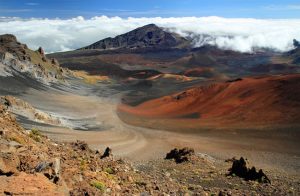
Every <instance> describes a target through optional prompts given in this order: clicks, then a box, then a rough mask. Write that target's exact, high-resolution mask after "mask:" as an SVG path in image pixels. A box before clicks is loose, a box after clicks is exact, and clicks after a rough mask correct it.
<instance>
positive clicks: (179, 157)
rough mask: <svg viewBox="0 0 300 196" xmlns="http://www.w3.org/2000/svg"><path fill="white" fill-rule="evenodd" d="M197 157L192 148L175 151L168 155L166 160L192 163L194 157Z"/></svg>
mask: <svg viewBox="0 0 300 196" xmlns="http://www.w3.org/2000/svg"><path fill="white" fill-rule="evenodd" d="M194 155H195V151H194V149H192V148H182V149H179V150H178V149H177V148H175V149H173V150H171V151H170V152H169V153H167V155H166V158H165V159H174V160H175V162H176V163H183V162H187V161H191V160H192V157H193V156H194Z"/></svg>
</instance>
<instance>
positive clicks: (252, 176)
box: [229, 157, 271, 183]
mask: <svg viewBox="0 0 300 196" xmlns="http://www.w3.org/2000/svg"><path fill="white" fill-rule="evenodd" d="M229 172H230V173H229V175H236V176H238V177H241V178H244V179H245V180H253V181H256V180H257V181H258V182H261V183H271V181H270V179H269V178H268V177H267V176H266V174H264V172H263V171H262V170H261V169H260V170H259V171H258V172H257V171H256V168H255V167H252V168H251V169H250V168H248V167H247V163H246V161H245V159H244V158H243V157H241V158H240V159H239V160H234V161H233V163H232V167H231V168H230V169H229Z"/></svg>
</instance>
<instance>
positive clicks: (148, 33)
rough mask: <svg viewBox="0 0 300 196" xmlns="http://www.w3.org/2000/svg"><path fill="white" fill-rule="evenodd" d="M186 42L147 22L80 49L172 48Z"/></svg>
mask: <svg viewBox="0 0 300 196" xmlns="http://www.w3.org/2000/svg"><path fill="white" fill-rule="evenodd" d="M188 43H189V41H188V40H187V39H185V38H183V37H180V36H179V35H177V34H175V33H169V32H167V31H165V30H163V29H162V28H160V27H158V26H156V25H155V24H149V25H146V26H143V27H140V28H137V29H135V30H133V31H130V32H128V33H125V34H122V35H119V36H117V37H115V38H106V39H103V40H100V41H98V42H96V43H93V44H91V45H89V46H86V47H83V48H81V49H119V48H127V49H135V48H152V47H155V48H172V47H180V46H182V45H187V44H188Z"/></svg>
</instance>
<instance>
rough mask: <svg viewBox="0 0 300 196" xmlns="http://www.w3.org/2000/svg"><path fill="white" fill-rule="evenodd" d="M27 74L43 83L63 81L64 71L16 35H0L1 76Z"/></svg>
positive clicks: (41, 50) (52, 60)
mask: <svg viewBox="0 0 300 196" xmlns="http://www.w3.org/2000/svg"><path fill="white" fill-rule="evenodd" d="M20 73H21V74H22V73H23V74H24V73H27V74H28V75H29V76H30V77H32V78H34V79H37V80H39V81H40V82H42V83H45V84H49V83H50V82H57V81H59V80H61V81H63V78H64V74H65V73H64V70H63V69H62V68H60V66H59V64H58V62H57V61H56V60H55V59H47V58H46V56H45V54H44V51H43V49H42V48H40V49H39V50H38V51H32V50H30V49H29V48H28V47H27V45H25V44H22V43H20V42H18V41H17V38H16V37H15V36H14V35H10V34H5V35H0V76H4V77H5V76H13V75H16V74H20Z"/></svg>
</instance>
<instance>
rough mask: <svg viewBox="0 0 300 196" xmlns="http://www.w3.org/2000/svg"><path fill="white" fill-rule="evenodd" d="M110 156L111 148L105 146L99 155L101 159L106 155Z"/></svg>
mask: <svg viewBox="0 0 300 196" xmlns="http://www.w3.org/2000/svg"><path fill="white" fill-rule="evenodd" d="M110 156H112V149H110V148H109V147H107V148H106V149H105V151H104V153H103V155H102V156H101V157H100V158H101V159H104V158H106V157H110Z"/></svg>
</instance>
